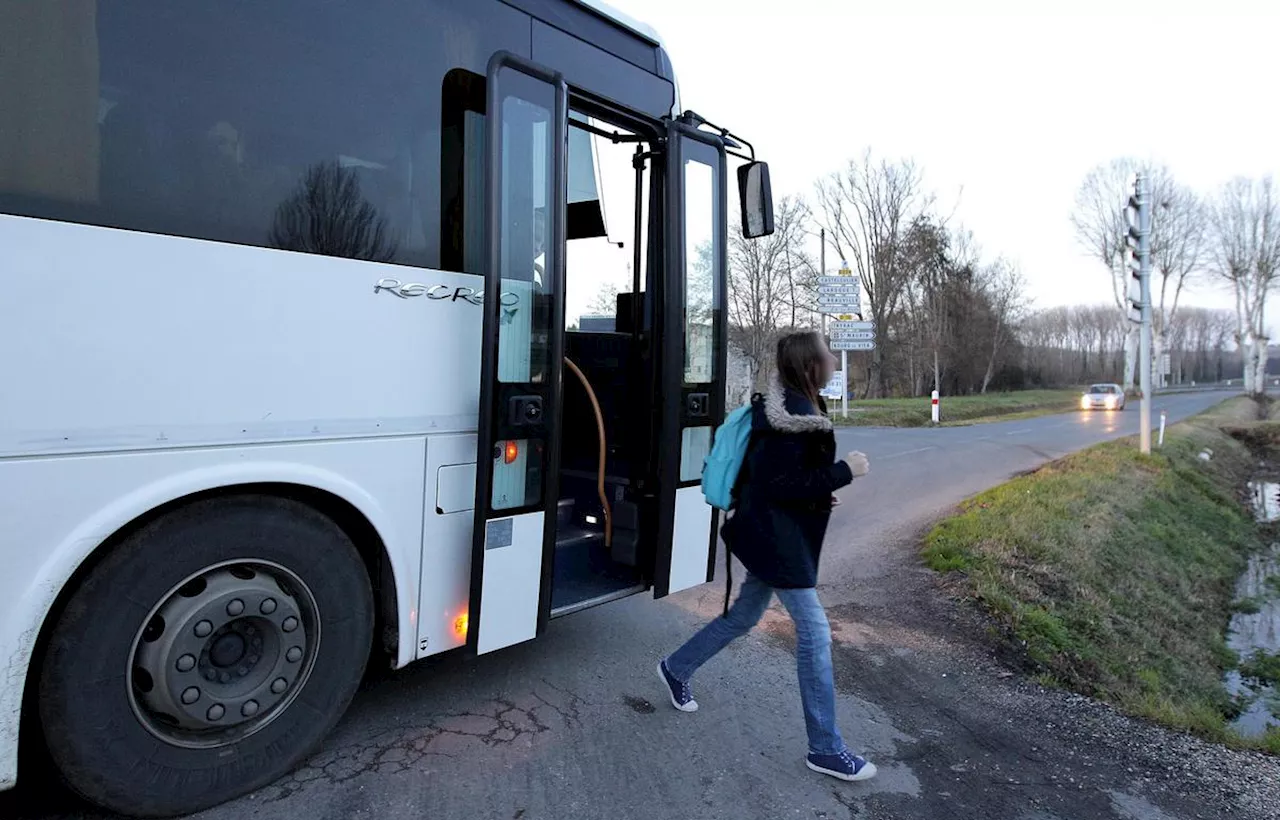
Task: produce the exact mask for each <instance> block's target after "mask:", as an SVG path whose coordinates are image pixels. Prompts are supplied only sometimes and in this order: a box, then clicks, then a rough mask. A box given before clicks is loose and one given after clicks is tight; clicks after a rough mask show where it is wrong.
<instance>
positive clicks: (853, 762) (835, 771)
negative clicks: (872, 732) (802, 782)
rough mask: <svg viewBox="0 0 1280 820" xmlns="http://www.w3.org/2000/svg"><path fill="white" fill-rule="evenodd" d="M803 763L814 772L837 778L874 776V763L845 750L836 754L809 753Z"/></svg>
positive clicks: (853, 778) (863, 778)
mask: <svg viewBox="0 0 1280 820" xmlns="http://www.w3.org/2000/svg"><path fill="white" fill-rule="evenodd" d="M804 763H805V765H806V766H808V767H809V768H810V769H813V770H814V771H815V772H821V773H822V774H826V775H830V776H831V777H834V778H837V779H839V780H849V781H854V780H870V779H871V778H873V777H875V776H876V764H874V763H872V762H871V761H869V760H867V759H866V758H864V757H859V756H858V755H856V754H854V753H853V752H850V751H847V750H846V751H843V752H841V753H840V754H838V755H815V754H810V755H809V757H808V758H806V759H805V761H804Z"/></svg>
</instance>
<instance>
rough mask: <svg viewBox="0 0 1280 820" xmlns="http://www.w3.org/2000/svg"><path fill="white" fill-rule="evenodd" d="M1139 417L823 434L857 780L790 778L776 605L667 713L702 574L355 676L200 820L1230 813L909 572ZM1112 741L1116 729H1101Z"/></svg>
mask: <svg viewBox="0 0 1280 820" xmlns="http://www.w3.org/2000/svg"><path fill="white" fill-rule="evenodd" d="M1225 397H1226V394H1209V395H1206V394H1193V395H1178V396H1170V397H1167V398H1161V399H1159V400H1157V401H1156V407H1157V408H1164V409H1167V411H1168V413H1169V419H1170V422H1173V421H1176V420H1178V419H1180V418H1183V417H1185V416H1187V415H1190V414H1193V413H1195V412H1198V411H1200V410H1203V409H1205V408H1207V407H1209V406H1211V405H1213V404H1215V403H1217V402H1219V401H1221V400H1222V399H1223V398H1225ZM944 412H945V411H944ZM1137 423H1138V417H1137V413H1136V412H1135V411H1134V410H1130V411H1128V412H1124V413H1096V414H1089V415H1085V414H1070V415H1062V416H1049V417H1044V418H1039V419H1034V420H1025V421H1012V422H1007V423H999V424H988V425H981V426H973V427H957V428H943V429H938V430H884V429H867V428H860V429H852V430H844V431H841V432H840V433H839V438H840V441H841V444H842V445H844V446H846V447H847V448H849V449H853V448H856V449H860V450H862V451H864V452H866V453H867V454H868V456H869V457H870V460H871V464H872V472H871V475H870V476H869V477H867V478H866V479H863V480H860V481H859V482H857V483H856V484H855V486H854V487H852V488H850V489H848V490H846V491H844V493H842V500H843V504H842V506H841V507H840V508H839V509H838V510H837V511H836V515H835V517H834V519H833V526H832V529H831V533H830V536H829V538H828V547H827V553H826V554H825V557H824V561H825V563H824V566H823V573H822V578H821V590H820V592H821V595H822V598H823V600H824V603H825V604H826V605H827V607H828V610H829V612H830V613H831V617H832V622H833V628H834V630H835V635H836V641H837V647H836V667H837V676H838V688H839V707H838V708H839V720H840V723H841V725H842V729H843V732H844V734H845V736H846V739H847V740H849V741H850V743H851V744H853V745H855V746H856V747H857V748H858V749H861V750H865V751H866V753H867V754H868V756H870V757H871V758H872V759H873V760H875V761H876V762H877V763H878V764H879V765H880V770H881V773H880V775H879V776H878V777H877V778H876V779H875V780H872V781H870V782H867V783H862V784H848V785H846V784H841V783H837V782H835V781H832V780H830V779H827V778H824V777H821V776H819V775H815V774H813V773H811V772H809V771H807V770H806V769H805V768H804V765H803V755H804V752H805V737H804V725H803V719H802V716H801V712H800V703H799V697H798V693H797V690H796V684H795V671H794V655H793V654H792V635H793V633H791V631H790V626H789V622H788V621H787V620H786V617H785V615H784V614H782V613H781V612H780V611H778V610H777V609H776V608H775V609H774V610H771V611H770V613H769V614H768V615H766V619H765V622H764V623H763V625H762V627H761V628H760V629H759V630H757V631H756V632H755V633H753V634H752V635H751V636H748V637H747V638H745V639H743V640H742V641H739V642H738V643H737V644H735V645H733V646H731V647H730V648H729V649H728V650H726V651H725V652H724V653H723V654H722V655H721V656H720V657H718V658H717V659H715V660H714V661H712V662H711V663H710V664H708V666H706V667H705V668H704V669H703V670H702V672H701V673H700V674H699V676H698V678H697V679H696V680H695V691H696V693H697V695H698V700H699V703H700V704H701V706H702V708H701V710H700V711H699V712H697V713H694V714H683V713H679V712H676V711H674V710H672V709H671V708H670V706H669V705H668V704H667V702H666V701H665V700H664V699H663V693H662V691H661V688H660V684H659V683H658V682H657V680H656V677H655V675H654V671H653V667H654V664H655V662H656V660H657V659H658V658H659V657H660V656H661V655H662V654H663V653H664V652H667V651H669V650H671V649H673V648H674V647H675V646H676V645H678V644H679V643H680V642H681V641H682V640H683V639H684V638H686V637H687V636H688V635H690V634H691V633H692V632H693V631H694V630H695V629H696V628H697V627H698V626H699V625H700V623H701V622H702V621H703V620H704V618H706V617H710V616H712V615H714V614H715V613H716V612H718V610H719V606H720V603H721V596H722V595H723V587H722V586H721V585H719V584H712V585H708V586H707V587H703V588H700V589H697V590H691V591H690V592H688V593H685V594H682V595H678V596H674V597H673V598H672V599H669V600H667V601H662V602H654V601H652V600H650V599H648V597H647V596H640V597H637V598H632V599H629V600H627V601H623V602H619V603H616V604H612V605H609V606H605V607H600V608H597V609H594V610H589V611H587V612H583V613H579V614H577V615H575V616H572V617H569V618H565V619H563V620H559V621H555V622H553V623H552V625H551V628H550V629H549V631H548V634H546V635H545V636H543V637H542V638H540V639H539V640H537V641H534V642H532V643H530V644H527V645H524V646H520V647H515V648H512V649H510V650H507V651H505V652H500V653H497V654H496V655H493V656H486V657H483V658H480V659H474V660H473V659H467V658H465V657H450V658H444V659H435V660H429V661H426V662H424V663H422V664H418V665H416V666H413V667H410V668H408V669H406V670H403V671H401V672H399V673H395V674H393V675H390V676H388V677H386V678H384V679H381V680H377V681H374V682H371V683H369V684H368V685H367V686H366V687H365V689H364V691H362V693H361V694H360V695H359V696H358V697H357V699H356V702H355V704H354V705H353V707H352V709H351V711H350V712H349V714H348V715H347V717H346V718H345V719H344V720H343V721H342V723H341V724H340V725H339V727H338V729H337V730H336V732H335V733H334V734H333V735H332V736H331V737H330V738H329V740H328V741H327V742H326V743H325V745H324V747H323V749H322V750H321V752H320V753H319V754H318V756H317V757H316V758H315V759H313V760H312V761H311V762H310V763H308V764H307V765H305V766H304V767H303V768H302V769H301V770H299V771H297V772H295V773H294V774H293V775H291V776H289V777H286V778H285V779H284V780H282V781H280V782H278V783H276V784H274V785H272V786H270V787H268V788H266V789H264V790H262V791H261V792H259V793H258V794H255V795H253V796H250V797H248V798H245V799H242V800H239V801H236V802H234V803H232V804H228V805H225V806H222V807H219V808H217V809H214V810H212V811H209V812H206V813H204V814H202V815H199V817H200V818H201V819H202V820H232V819H233V818H234V819H235V820H241V818H260V819H261V820H303V819H305V820H348V819H349V818H378V819H379V820H409V818H413V820H420V818H441V819H442V820H450V819H452V818H468V819H469V818H502V820H507V819H508V818H509V819H510V820H544V819H545V820H578V819H579V818H581V820H597V819H598V818H610V820H623V819H624V818H636V819H637V820H639V819H640V818H644V820H658V819H659V818H672V820H674V819H675V818H680V820H688V819H689V818H699V819H702V818H707V819H709V818H732V819H733V820H742V819H743V818H784V817H785V818H792V817H795V818H818V819H821V818H871V817H874V818H877V820H882V819H885V818H888V819H890V820H891V819H892V818H922V819H923V818H982V820H999V818H1006V817H1007V818H1016V820H1052V818H1062V819H1063V820H1066V819H1067V818H1092V817H1106V818H1112V817H1114V818H1126V819H1129V820H1131V819H1132V818H1145V819H1147V820H1169V818H1192V817H1228V816H1231V817H1242V818H1243V817H1247V816H1249V815H1247V814H1244V813H1241V811H1240V810H1239V806H1240V805H1241V804H1239V803H1231V802H1221V801H1222V800H1227V798H1213V799H1211V798H1209V797H1207V796H1206V794H1205V793H1204V790H1203V789H1198V788H1193V787H1194V785H1195V782H1196V781H1195V778H1194V777H1191V776H1189V775H1187V774H1186V773H1181V772H1173V771H1172V769H1170V772H1169V773H1168V774H1167V775H1166V774H1165V773H1164V772H1163V771H1162V772H1160V773H1156V774H1153V773H1152V772H1149V771H1146V770H1145V769H1146V768H1155V767H1156V766H1157V765H1159V766H1161V767H1162V768H1163V766H1164V764H1163V763H1159V762H1153V760H1154V759H1153V758H1149V757H1145V756H1144V755H1146V754H1147V752H1145V751H1142V750H1138V751H1133V750H1131V749H1130V748H1129V746H1128V745H1126V744H1127V743H1128V742H1129V741H1132V739H1133V738H1135V737H1138V738H1142V740H1141V743H1140V745H1141V747H1142V749H1146V748H1148V747H1152V746H1153V745H1154V746H1160V745H1161V744H1165V745H1169V744H1176V743H1177V742H1180V741H1176V740H1170V739H1169V738H1167V737H1164V736H1163V735H1160V736H1159V737H1157V738H1156V739H1155V740H1152V739H1150V737H1146V736H1144V735H1142V732H1143V731H1146V730H1142V729H1133V730H1132V731H1131V730H1129V729H1127V728H1126V729H1125V730H1124V731H1120V732H1113V730H1111V729H1108V728H1107V727H1108V726H1110V725H1111V724H1110V723H1108V721H1110V720H1111V719H1112V718H1110V717H1108V716H1107V715H1106V714H1104V713H1103V712H1099V711H1097V710H1096V709H1094V708H1093V707H1092V706H1091V705H1089V704H1084V705H1081V702H1080V699H1075V700H1072V699H1070V698H1069V697H1068V696H1063V695H1059V694H1056V693H1045V692H1043V691H1042V690H1038V689H1036V687H1034V686H1033V685H1031V684H1027V683H1025V682H1022V681H1020V680H1019V679H1017V678H1012V677H1011V676H1010V675H1009V674H1008V673H1007V672H1002V671H1001V669H1000V667H999V666H998V665H996V664H995V663H994V661H993V660H990V659H987V660H984V659H983V655H982V653H981V652H980V651H976V650H973V649H972V648H965V647H966V646H970V647H971V646H972V645H971V644H966V641H965V639H964V638H963V637H962V636H963V635H964V634H966V629H967V627H966V622H965V620H964V618H965V616H964V615H961V614H957V611H958V609H959V608H957V607H955V606H954V605H953V604H951V603H950V602H949V601H948V600H947V599H946V597H945V596H944V595H940V594H938V592H937V589H936V581H935V579H933V577H932V576H931V575H930V574H929V573H927V571H925V570H923V569H921V568H920V567H919V565H918V563H917V562H916V560H915V551H914V538H915V537H916V536H918V534H919V531H920V529H921V528H922V527H923V526H925V525H926V524H927V523H928V522H929V521H930V520H932V519H933V518H934V517H936V516H938V515H939V514H942V513H944V512H945V511H946V510H947V509H949V508H950V507H952V506H953V505H954V504H956V503H957V502H959V501H961V500H962V499H964V498H965V497H966V496H969V495H971V494H973V493H974V492H977V491H979V490H981V489H984V488H986V487H989V486H992V485H994V484H996V483H999V482H1000V481H1002V480H1004V479H1006V478H1008V477H1010V476H1011V475H1014V474H1016V473H1018V472H1020V471H1023V470H1026V469H1029V468H1032V467H1035V466H1036V465H1038V464H1041V463H1043V462H1045V461H1047V460H1050V459H1052V458H1054V457H1056V456H1059V455H1062V454H1065V453H1067V452H1070V451H1072V450H1075V449H1078V448H1081V447H1084V446H1087V445H1090V444H1093V443H1095V442H1098V441H1101V440H1103V439H1107V438H1113V437H1116V436H1122V435H1126V434H1129V433H1133V432H1136V430H1137ZM958 636H961V637H958ZM974 658H976V659H977V660H974ZM1109 733H1114V734H1117V735H1121V736H1123V737H1122V738H1121V739H1120V740H1117V741H1115V743H1103V742H1102V741H1100V740H1099V739H1098V738H1099V737H1101V736H1104V735H1108V734H1109ZM1162 738H1163V739H1162ZM1117 744H1118V745H1117ZM1170 748H1172V746H1170ZM1099 749H1101V751H1099ZM1183 754H1185V753H1183V752H1181V751H1179V752H1178V756H1179V757H1181V756H1182V755H1183ZM1159 760H1160V761H1163V760H1164V758H1159ZM1144 767H1145V768H1144ZM1188 784H1191V785H1188ZM1214 800H1218V801H1219V802H1216V803H1215V802H1214ZM100 816H101V815H98V814H95V813H94V812H93V811H91V810H88V809H86V808H85V807H83V806H82V805H80V804H78V803H77V802H76V801H75V800H73V799H72V798H70V797H68V796H67V795H66V793H65V792H64V791H62V790H61V789H59V788H57V787H55V786H52V785H51V784H48V783H43V782H35V781H32V782H28V783H26V784H24V785H23V786H22V787H20V788H19V790H18V791H17V792H15V793H14V794H11V795H8V796H3V797H0V817H3V818H12V819H13V820H37V818H39V819H40V820H53V819H54V818H59V820H72V818H75V820H86V818H98V817H100ZM1257 816H1258V817H1262V816H1263V815H1257Z"/></svg>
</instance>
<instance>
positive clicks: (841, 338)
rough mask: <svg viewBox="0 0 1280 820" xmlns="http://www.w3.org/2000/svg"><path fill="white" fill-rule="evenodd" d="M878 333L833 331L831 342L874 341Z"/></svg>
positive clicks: (868, 331)
mask: <svg viewBox="0 0 1280 820" xmlns="http://www.w3.org/2000/svg"><path fill="white" fill-rule="evenodd" d="M875 337H876V332H875V331H874V330H833V331H831V341H833V342H855V341H859V340H862V341H866V340H867V339H874V338H875Z"/></svg>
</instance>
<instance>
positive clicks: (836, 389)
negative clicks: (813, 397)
mask: <svg viewBox="0 0 1280 820" xmlns="http://www.w3.org/2000/svg"><path fill="white" fill-rule="evenodd" d="M843 395H844V371H843V370H837V371H836V372H835V375H834V376H832V377H831V381H829V382H827V385H826V387H823V388H822V397H823V398H824V399H838V398H840V397H841V396H843Z"/></svg>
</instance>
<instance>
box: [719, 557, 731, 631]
mask: <svg viewBox="0 0 1280 820" xmlns="http://www.w3.org/2000/svg"><path fill="white" fill-rule="evenodd" d="M731 595H733V556H732V555H730V554H729V545H728V544H725V545H724V612H723V613H721V617H724V618H727V617H729V597H730V596H731Z"/></svg>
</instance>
